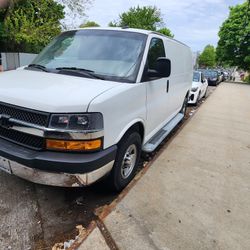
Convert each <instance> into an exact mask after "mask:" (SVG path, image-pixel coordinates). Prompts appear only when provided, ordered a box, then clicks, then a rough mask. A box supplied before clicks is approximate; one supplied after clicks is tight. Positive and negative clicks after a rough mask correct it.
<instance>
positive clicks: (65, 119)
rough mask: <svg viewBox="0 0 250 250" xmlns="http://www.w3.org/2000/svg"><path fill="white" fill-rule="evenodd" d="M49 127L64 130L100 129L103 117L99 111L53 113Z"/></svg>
mask: <svg viewBox="0 0 250 250" xmlns="http://www.w3.org/2000/svg"><path fill="white" fill-rule="evenodd" d="M49 127H50V128H55V129H64V130H101V129H103V117H102V114H101V113H89V114H55V115H52V116H51V119H50V124H49Z"/></svg>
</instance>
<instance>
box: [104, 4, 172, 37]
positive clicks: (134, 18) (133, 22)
mask: <svg viewBox="0 0 250 250" xmlns="http://www.w3.org/2000/svg"><path fill="white" fill-rule="evenodd" d="M109 26H110V27H125V26H128V27H129V28H137V29H145V30H153V31H159V32H161V33H162V34H164V35H167V36H171V37H173V35H172V34H171V31H170V30H169V29H168V28H166V27H163V26H164V22H163V18H162V16H161V12H160V10H159V9H157V8H156V7H155V6H153V7H152V6H143V7H140V6H137V7H133V8H130V9H129V10H128V11H127V12H124V13H122V14H120V15H119V19H118V21H113V22H110V23H109ZM159 28H160V29H159Z"/></svg>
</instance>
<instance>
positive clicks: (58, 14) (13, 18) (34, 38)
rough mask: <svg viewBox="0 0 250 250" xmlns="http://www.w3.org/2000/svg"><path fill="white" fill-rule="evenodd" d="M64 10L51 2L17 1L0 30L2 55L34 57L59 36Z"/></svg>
mask: <svg viewBox="0 0 250 250" xmlns="http://www.w3.org/2000/svg"><path fill="white" fill-rule="evenodd" d="M63 9H64V7H63V6H62V5H60V4H58V3H56V2H55V1H54V0H43V1H42V0H40V1H37V0H19V1H17V2H16V3H15V4H14V6H13V7H12V8H11V9H9V11H8V15H7V16H6V17H5V18H4V21H3V22H2V23H1V26H0V40H1V42H2V45H1V46H3V47H4V50H5V51H13V52H15V51H18V52H32V53H38V52H39V51H40V50H41V49H42V48H43V47H44V46H45V45H47V44H48V43H49V42H50V41H51V39H52V38H53V37H55V36H56V35H58V34H59V33H60V32H61V25H60V20H61V19H62V18H64V12H63Z"/></svg>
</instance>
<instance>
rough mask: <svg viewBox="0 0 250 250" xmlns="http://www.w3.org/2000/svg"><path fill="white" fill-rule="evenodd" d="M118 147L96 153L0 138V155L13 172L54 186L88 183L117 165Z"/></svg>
mask: <svg viewBox="0 0 250 250" xmlns="http://www.w3.org/2000/svg"><path fill="white" fill-rule="evenodd" d="M116 150H117V146H116V145H114V146H112V147H110V148H108V149H105V150H102V151H100V152H95V153H61V152H48V151H35V150H31V149H27V148H25V147H22V146H20V145H16V144H13V143H11V142H8V141H5V140H3V139H0V156H1V158H2V159H4V160H5V161H7V162H8V166H9V171H8V172H10V173H12V174H14V175H17V176H19V177H21V178H24V179H27V180H29V181H32V182H35V183H40V184H46V185H52V186H67V187H68V186H86V185H90V184H92V183H93V182H95V181H97V180H98V179H100V178H101V177H103V176H104V175H106V174H107V173H108V172H110V170H111V169H112V167H113V163H114V160H115V156H116Z"/></svg>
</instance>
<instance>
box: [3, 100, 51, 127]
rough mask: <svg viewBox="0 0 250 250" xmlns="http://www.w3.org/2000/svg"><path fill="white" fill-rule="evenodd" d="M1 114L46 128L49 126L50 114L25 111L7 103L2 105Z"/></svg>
mask: <svg viewBox="0 0 250 250" xmlns="http://www.w3.org/2000/svg"><path fill="white" fill-rule="evenodd" d="M0 114H5V115H9V116H10V117H11V118H14V119H17V120H21V121H24V122H29V123H32V124H36V125H40V126H44V127H46V126H48V122H49V114H48V113H45V112H40V111H34V110H30V109H25V108H21V107H17V106H14V105H10V104H6V103H0Z"/></svg>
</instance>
